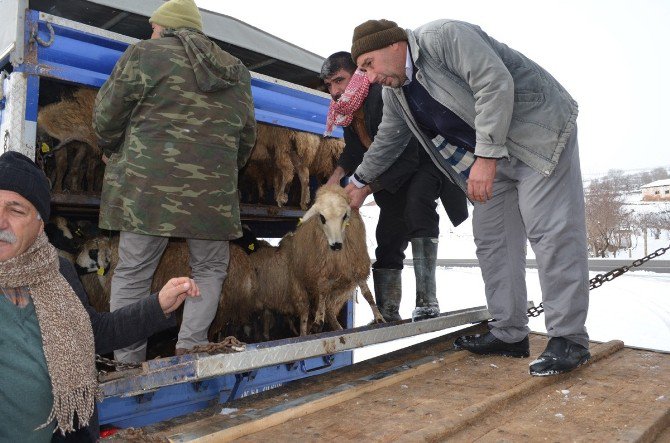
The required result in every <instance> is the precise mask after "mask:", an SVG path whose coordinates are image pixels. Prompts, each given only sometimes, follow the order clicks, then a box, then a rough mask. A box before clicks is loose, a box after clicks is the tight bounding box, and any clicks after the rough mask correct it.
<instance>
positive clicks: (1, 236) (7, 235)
mask: <svg viewBox="0 0 670 443" xmlns="http://www.w3.org/2000/svg"><path fill="white" fill-rule="evenodd" d="M0 241H3V242H6V243H16V235H14V233H13V232H11V231H8V230H6V229H5V230H2V231H0Z"/></svg>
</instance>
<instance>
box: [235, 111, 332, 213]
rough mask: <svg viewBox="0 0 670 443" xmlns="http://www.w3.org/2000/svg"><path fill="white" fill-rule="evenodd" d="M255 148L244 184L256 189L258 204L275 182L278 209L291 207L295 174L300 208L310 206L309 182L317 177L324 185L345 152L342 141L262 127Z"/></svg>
mask: <svg viewBox="0 0 670 443" xmlns="http://www.w3.org/2000/svg"><path fill="white" fill-rule="evenodd" d="M257 128H258V133H257V136H256V146H255V147H254V150H253V151H252V152H251V156H250V157H249V161H248V162H247V165H246V167H245V169H244V171H243V173H242V181H243V182H245V183H251V184H252V185H254V186H255V187H256V189H257V194H258V198H259V200H261V201H262V200H263V198H264V197H265V185H266V183H267V182H268V181H270V180H271V181H272V186H273V188H274V199H275V201H276V203H277V206H280V207H281V206H283V205H285V204H286V203H288V193H287V189H288V188H289V186H290V185H291V183H292V181H293V178H294V176H295V174H296V173H297V175H298V178H299V179H300V186H301V195H300V207H301V208H302V209H303V210H306V209H307V207H308V205H309V202H310V190H309V179H310V176H312V175H316V176H317V178H318V179H319V181H320V182H321V183H322V182H325V181H326V180H327V179H328V177H330V174H332V172H333V170H334V169H335V165H336V162H337V159H338V158H339V156H340V154H341V153H342V150H343V148H344V143H343V142H342V140H340V139H335V138H321V137H319V136H318V135H316V134H313V133H310V132H302V131H296V130H292V129H288V128H284V127H279V126H272V125H265V124H259V125H258V126H257Z"/></svg>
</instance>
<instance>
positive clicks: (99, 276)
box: [75, 235, 119, 312]
mask: <svg viewBox="0 0 670 443" xmlns="http://www.w3.org/2000/svg"><path fill="white" fill-rule="evenodd" d="M117 247H118V237H114V238H113V239H110V238H109V237H108V236H103V235H100V236H97V237H94V238H92V239H89V240H87V241H86V242H85V243H84V245H83V246H82V248H81V251H80V252H79V254H78V255H77V257H76V260H75V266H76V268H77V272H78V273H79V280H80V281H81V284H82V286H83V287H84V290H85V291H86V294H88V301H89V303H90V304H91V306H93V308H94V309H95V310H96V311H98V312H104V311H109V294H110V291H111V285H112V275H113V273H114V270H113V268H112V266H116V262H118V258H119V257H118V253H117Z"/></svg>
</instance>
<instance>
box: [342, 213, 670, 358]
mask: <svg viewBox="0 0 670 443" xmlns="http://www.w3.org/2000/svg"><path fill="white" fill-rule="evenodd" d="M631 203H634V200H633V201H632V202H631ZM645 209H647V210H654V209H653V207H651V206H649V207H647V205H645ZM361 215H362V216H363V219H364V220H365V223H366V228H367V233H368V250H369V251H370V256H371V257H374V249H375V247H376V240H375V238H374V229H375V226H376V224H377V218H378V216H379V208H378V207H376V206H364V207H363V208H362V210H361ZM668 244H670V235H669V233H668V232H667V231H664V232H663V234H662V235H661V238H660V239H658V240H656V239H654V238H653V237H651V236H650V238H649V246H648V248H649V249H648V250H649V252H651V251H655V250H656V249H658V248H660V247H667V246H668ZM405 254H406V256H407V258H411V257H412V253H411V247H408V248H407V250H406V251H405ZM627 255H628V254H618V256H617V258H626V257H627ZM630 255H631V256H632V258H633V259H636V258H640V257H642V256H643V255H644V254H643V248H642V241H638V242H637V245H636V246H635V247H634V248H633V249H632V250H631V251H630ZM666 255H667V254H666ZM438 257H439V258H476V254H475V246H474V242H473V238H472V223H471V220H470V219H468V220H467V221H465V222H464V223H463V224H461V226H459V227H457V228H454V227H453V226H451V224H450V223H449V220H448V218H447V216H446V214H445V213H444V210H443V209H442V207H441V206H440V244H439V248H438ZM528 258H534V255H533V252H532V249H531V248H530V247H529V248H528ZM663 258H664V259H670V257H668V258H666V256H663ZM595 275H596V273H595V272H593V273H591V277H594V276H595ZM368 284H369V285H370V288H372V287H373V285H372V278H370V280H369V282H368ZM526 284H527V287H528V298H529V299H530V300H533V301H534V302H535V304H536V305H537V304H539V303H540V301H541V293H540V285H539V280H538V276H537V270H534V269H528V270H527V271H526ZM437 287H438V299H439V302H440V308H441V310H442V312H445V311H452V310H456V309H463V308H468V307H473V306H483V305H486V299H485V296H484V284H483V282H482V278H481V272H480V270H479V268H438V270H437ZM403 294H404V295H403V300H402V304H401V306H400V315H401V316H402V317H403V318H409V317H411V312H412V309H414V305H415V300H414V298H415V295H414V294H415V282H414V271H413V269H412V268H411V267H406V268H405V270H404V271H403ZM590 297H591V299H590V307H589V315H588V318H587V322H586V326H587V329H588V331H589V334H590V337H591V339H592V340H596V341H607V340H613V339H619V340H623V341H624V343H626V345H629V346H637V347H643V348H651V349H659V350H665V351H670V274H658V273H653V272H648V271H631V272H628V273H627V274H625V275H623V276H620V277H618V278H616V279H615V280H613V281H610V282H606V283H604V284H603V285H602V286H601V287H600V288H598V289H594V290H593V291H591V293H590ZM359 298H360V302H359V303H358V304H356V305H355V310H354V313H355V314H354V323H355V326H362V325H365V324H367V323H369V322H370V321H371V320H372V313H371V311H370V309H369V307H368V306H367V303H366V302H365V300H364V299H363V298H362V297H359ZM529 326H530V328H531V329H532V330H533V331H538V332H546V329H545V327H544V315H541V316H540V317H537V318H531V319H530V323H529ZM456 329H459V328H456ZM452 330H454V329H450V330H445V331H441V332H436V333H432V334H427V335H424V336H421V337H412V338H408V339H403V340H398V341H396V342H392V343H387V344H381V345H375V346H370V347H367V348H364V349H360V350H356V351H354V359H355V361H360V360H364V359H367V358H371V357H374V356H376V355H379V354H382V353H386V352H389V351H391V350H394V349H398V348H401V347H405V346H409V345H412V344H415V343H419V342H421V341H424V340H428V339H431V338H434V337H436V336H439V335H443V334H445V333H448V332H451V331H452ZM541 351H542V349H533V350H531V353H532V354H534V355H535V354H539V353H540V352H541Z"/></svg>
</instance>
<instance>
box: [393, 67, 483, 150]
mask: <svg viewBox="0 0 670 443" xmlns="http://www.w3.org/2000/svg"><path fill="white" fill-rule="evenodd" d="M416 71H417V69H416V67H415V68H414V73H413V74H412V81H411V82H410V84H408V85H405V86H403V87H402V89H403V91H404V92H405V98H406V99H407V103H408V104H409V109H410V112H411V113H412V116H414V119H415V120H416V122H417V123H418V125H419V127H420V128H421V130H422V131H424V133H425V134H426V135H427V136H428V138H431V139H433V138H435V137H436V136H437V135H441V136H442V137H444V139H445V140H447V141H448V142H449V143H451V144H452V145H454V146H458V147H459V148H465V149H467V150H469V151H472V152H474V149H475V143H476V140H475V130H474V129H472V128H471V127H470V126H469V125H468V124H467V123H465V122H464V121H463V120H462V119H461V118H460V117H458V116H457V115H456V114H454V113H453V112H451V110H449V109H448V108H446V107H444V106H443V105H442V104H440V103H439V102H438V101H437V100H435V99H434V98H433V97H431V96H430V94H428V91H426V89H425V88H424V87H423V86H421V83H419V82H418V81H417V79H416Z"/></svg>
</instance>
